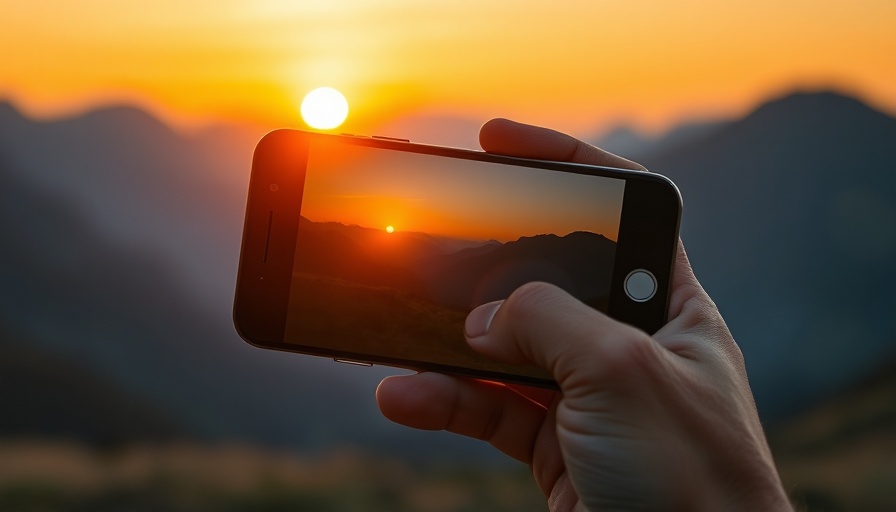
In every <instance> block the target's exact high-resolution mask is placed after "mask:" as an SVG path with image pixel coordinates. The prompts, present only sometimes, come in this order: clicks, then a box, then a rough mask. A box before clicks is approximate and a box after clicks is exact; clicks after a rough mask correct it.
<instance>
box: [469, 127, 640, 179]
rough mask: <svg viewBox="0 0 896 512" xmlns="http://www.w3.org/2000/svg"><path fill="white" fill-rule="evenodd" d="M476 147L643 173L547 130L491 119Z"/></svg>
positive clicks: (635, 165)
mask: <svg viewBox="0 0 896 512" xmlns="http://www.w3.org/2000/svg"><path fill="white" fill-rule="evenodd" d="M479 144H480V145H481V146H482V149H484V150H486V151H488V152H489V153H498V154H501V155H509V156H518V157H522V158H535V159H539V160H559V161H564V162H578V163H583V164H593V165H604V166H607V167H619V168H622V169H632V170H636V171H646V170H647V169H645V168H644V167H643V166H642V165H641V164H638V163H635V162H632V161H631V160H628V159H625V158H622V157H621V156H617V155H614V154H613V153H609V152H607V151H604V150H602V149H600V148H597V147H595V146H592V145H591V144H587V143H585V142H582V141H580V140H578V139H576V138H575V137H571V136H569V135H566V134H565V133H560V132H558V131H555V130H551V129H548V128H541V127H538V126H532V125H528V124H522V123H517V122H515V121H510V120H509V119H500V118H499V119H492V120H491V121H488V122H487V123H485V124H484V125H483V126H482V128H480V129H479Z"/></svg>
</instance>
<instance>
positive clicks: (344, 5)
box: [0, 0, 896, 135]
mask: <svg viewBox="0 0 896 512" xmlns="http://www.w3.org/2000/svg"><path fill="white" fill-rule="evenodd" d="M0 19H2V20H3V22H2V24H3V29H2V30H0V48H3V52H2V56H0V62H2V65H0V99H5V100H9V101H13V102H14V103H15V104H16V105H17V106H18V107H19V108H21V109H22V110H24V111H25V112H26V113H28V114H30V115H32V116H38V117H54V116H62V115H71V114H73V113H77V112H81V111H84V110H86V109H89V108H92V107H95V106H97V105H103V104H109V103H130V104H135V105H138V106H141V107H143V108H146V109H148V110H150V111H151V112H153V113H155V114H157V115H159V116H161V117H162V118H163V119H165V120H167V121H169V122H172V123H174V124H176V125H178V126H182V127H184V128H190V127H197V126H203V125H206V124H209V123H215V122H220V121H224V122H240V123H250V124H254V125H257V126H262V127H265V128H273V127H278V126H295V127H300V126H301V121H300V119H299V115H298V110H299V103H300V101H301V98H302V96H303V95H304V94H305V93H306V92H307V91H309V90H311V89H313V88H315V87H318V86H324V85H326V86H332V87H335V88H337V89H339V90H341V91H342V92H343V93H345V95H346V96H347V98H348V101H349V104H350V109H351V110H350V114H349V119H348V121H347V122H346V125H345V126H344V127H343V130H344V131H350V132H355V133H371V132H372V131H373V130H375V129H376V127H377V126H380V125H384V124H388V123H389V122H393V121H395V120H396V119H401V118H408V117H415V116H416V117H427V116H430V117H435V116H450V117H459V118H465V119H466V118H468V119H472V120H474V121H479V122H481V121H485V120H487V119H489V118H491V117H496V116H501V117H510V118H515V119H518V120H520V121H524V122H530V123H534V124H542V125H548V126H551V127H554V128H557V129H560V130H563V131H567V132H570V133H572V134H574V135H585V134H593V133H597V132H600V131H601V130H604V129H608V128H609V127H611V126H613V125H615V124H618V123H621V122H625V123H627V124H630V125H633V126H635V127H637V128H639V129H641V130H646V131H654V132H655V131H660V130H663V129H666V128H668V127H670V126H672V125H674V124H676V123H678V122H681V121H682V120H694V119H703V118H713V117H734V116H737V115H741V114H743V113H745V112H746V111H748V110H750V109H751V108H752V107H754V106H755V105H756V104H758V103H760V102H761V101H763V100H765V99H768V98H769V97H773V96H776V95H780V94H783V93H786V92H787V91H790V90H793V89H795V88H801V89H823V88H836V89H838V90H841V91H843V92H847V93H850V94H854V95H856V96H859V97H860V98H862V99H864V100H865V101H868V102H869V103H871V104H872V105H873V106H875V107H876V108H879V109H882V110H884V111H887V112H889V113H891V114H893V113H896V87H894V86H893V84H896V37H893V36H892V29H893V27H896V2H894V1H893V0H827V1H825V0H820V1H818V0H816V1H808V0H780V1H772V0H751V1H749V2H748V1H734V2H719V1H718V0H715V1H707V0H679V1H677V2H668V1H663V0H627V1H624V2H622V1H618V2H607V1H601V0H588V1H568V2H545V1H530V0H513V1H488V0H453V1H451V2H442V1H438V2H436V1H429V0H303V1H257V0H251V1H250V0H214V1H211V0H201V1H199V0H197V1H191V0H177V1H174V0H158V1H153V2H142V1H113V0H83V1H79V2H70V1H67V0H65V1H63V0H35V1H31V2H13V1H11V0H0Z"/></svg>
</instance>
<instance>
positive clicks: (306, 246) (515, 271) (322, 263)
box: [296, 218, 616, 310]
mask: <svg viewBox="0 0 896 512" xmlns="http://www.w3.org/2000/svg"><path fill="white" fill-rule="evenodd" d="M442 242H445V240H444V239H443V240H442ZM297 244H298V245H299V249H298V251H297V255H296V258H297V260H296V261H297V268H298V269H299V271H300V272H303V273H305V272H308V273H312V274H318V275H323V276H330V277H336V278H340V279H346V280H349V281H352V282H356V283H361V284H366V285H379V286H389V287H391V288H394V289H397V290H401V291H405V292H408V293H411V294H414V295H417V296H419V297H422V298H426V299H428V300H431V301H433V302H434V303H437V304H440V305H445V306H451V307H454V308H459V309H462V310H468V309H471V308H473V307H476V306H478V305H479V304H483V303H485V302H490V301H493V300H499V299H503V298H506V297H507V296H508V295H510V293H511V292H512V291H513V290H515V289H516V288H518V287H519V286H521V285H523V284H525V283H527V282H530V281H546V282H550V283H553V284H556V285H558V286H561V287H563V288H564V289H566V290H568V291H570V292H571V293H573V294H574V295H576V296H578V297H580V298H583V299H595V298H597V297H605V296H607V295H609V286H610V277H611V275H610V273H609V272H607V271H606V269H612V264H613V256H614V254H615V247H616V244H615V242H612V241H610V240H608V239H606V238H605V237H603V236H602V235H597V234H594V233H588V232H584V231H577V232H573V233H569V234H567V235H564V236H558V235H555V234H542V235H536V236H523V237H520V238H518V239H517V240H513V241H509V242H507V243H504V244H501V243H499V242H495V241H489V242H480V245H478V246H474V247H466V248H464V249H461V250H459V251H454V252H451V250H450V249H448V248H447V246H452V247H460V246H463V245H469V244H470V242H466V241H462V240H457V241H454V242H453V243H447V244H445V243H440V242H439V241H436V240H435V239H433V238H431V237H429V235H427V234H424V233H392V234H389V233H385V232H384V231H382V230H374V229H370V228H363V227H359V226H345V225H343V224H339V223H332V222H328V223H315V222H312V221H309V220H307V219H304V218H303V219H302V222H301V224H300V228H299V239H298V242H297Z"/></svg>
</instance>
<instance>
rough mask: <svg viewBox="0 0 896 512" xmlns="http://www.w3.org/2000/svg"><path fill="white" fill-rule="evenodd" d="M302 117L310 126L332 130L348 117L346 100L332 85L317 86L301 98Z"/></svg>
mask: <svg viewBox="0 0 896 512" xmlns="http://www.w3.org/2000/svg"><path fill="white" fill-rule="evenodd" d="M301 111H302V119H303V120H304V121H305V122H306V123H307V124H308V126H310V127H312V128H317V129H318V130H332V129H333V128H336V127H338V126H339V125H341V124H342V123H343V122H344V121H345V118H346V117H348V101H346V99H345V96H343V95H342V93H341V92H339V91H337V90H336V89H333V88H332V87H318V88H317V89H314V90H313V91H311V92H309V93H308V94H306V95H305V99H303V100H302V109H301Z"/></svg>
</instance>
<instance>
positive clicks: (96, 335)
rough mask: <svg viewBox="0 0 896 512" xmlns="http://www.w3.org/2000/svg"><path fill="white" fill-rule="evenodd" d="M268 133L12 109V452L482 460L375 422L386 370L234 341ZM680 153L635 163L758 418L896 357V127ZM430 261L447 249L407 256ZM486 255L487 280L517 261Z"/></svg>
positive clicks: (4, 184)
mask: <svg viewBox="0 0 896 512" xmlns="http://www.w3.org/2000/svg"><path fill="white" fill-rule="evenodd" d="M256 135H257V134H249V133H245V132H242V131H240V130H236V129H234V130H230V129H227V130H225V129H220V130H214V131H209V132H206V133H202V134H198V135H192V136H186V135H182V134H179V133H177V132H175V131H173V130H171V129H170V128H168V127H167V126H165V125H164V124H162V123H161V122H159V121H158V120H156V119H154V118H152V117H151V116H149V115H147V114H146V113H144V112H142V111H139V110H137V109H134V108H130V107H109V108H105V109H99V110H96V111H93V112H89V113H87V114H83V115H79V116H75V117H72V118H67V119H62V120H55V121H36V120H32V119H29V118H27V117H26V116H24V115H22V114H21V113H20V112H19V111H18V110H16V108H15V107H14V106H13V105H11V104H8V103H0V232H2V237H0V353H2V355H3V357H4V360H3V364H4V365H5V366H4V368H14V369H16V370H15V371H12V370H10V371H9V372H8V373H7V371H6V370H5V369H4V373H3V379H4V380H3V381H2V382H3V384H4V389H14V392H13V393H14V396H15V397H16V398H15V399H9V398H8V397H9V396H13V395H5V397H7V398H4V400H3V401H2V404H3V405H4V406H5V407H6V406H8V407H7V408H6V411H7V412H6V414H7V416H6V418H5V419H0V435H4V436H17V435H23V432H34V433H38V434H42V435H52V436H62V437H66V436H69V437H74V438H79V439H86V440H90V441H91V442H97V439H106V438H109V437H110V436H111V437H112V438H114V436H112V435H111V434H109V433H108V432H109V429H108V428H106V430H105V431H104V430H103V429H102V428H101V427H100V425H103V424H105V425H107V426H108V425H118V426H117V427H116V428H115V429H113V430H117V431H119V432H122V433H124V434H122V435H123V436H124V437H126V438H134V439H144V438H145V439H158V438H170V437H178V436H180V437H191V438H202V439H236V440H244V441H252V442H261V443H266V444H270V445H276V446H286V447H292V448H297V449H303V450H316V449H324V448H327V447H332V446H335V445H341V444H356V445H361V446H367V447H376V449H382V450H395V451H398V452H401V453H406V454H409V456H410V454H415V455H417V456H421V455H422V456H427V455H428V456H446V457H449V456H451V457H453V456H459V455H464V456H466V455H470V454H478V455H480V456H484V454H485V453H486V451H485V450H483V449H481V447H479V445H478V444H477V443H472V442H466V441H464V440H460V439H458V438H455V437H453V436H448V435H443V436H440V437H433V436H434V434H427V433H418V432H411V431H408V430H406V429H403V428H401V427H396V426H393V425H391V424H389V423H388V422H387V421H385V420H383V419H382V418H381V417H380V416H379V413H378V412H377V411H376V409H375V405H374V403H373V389H374V386H375V383H376V382H377V381H378V379H379V378H381V377H382V376H383V375H386V374H389V373H395V371H393V370H389V369H382V368H373V369H358V368H354V367H345V366H341V365H335V364H333V363H332V362H331V361H327V360H323V359H318V358H313V357H305V356H297V355H289V354H282V353H275V352H270V351H263V350H259V349H255V348H252V347H250V346H248V345H246V344H245V343H244V342H242V341H241V340H240V339H239V338H238V337H237V335H236V334H235V332H234V330H233V328H232V324H231V320H230V308H231V304H232V294H233V285H234V280H235V275H236V262H237V259H238V253H239V240H240V232H241V228H242V214H243V209H244V207H245V194H246V184H247V182H248V171H249V163H250V158H251V150H252V147H253V144H254V142H255V140H256ZM407 136H410V138H412V139H413V134H407ZM667 139H668V140H664V139H660V140H655V141H647V140H646V139H644V141H643V142H642V143H641V144H635V145H632V146H631V147H630V148H629V152H628V153H626V154H625V156H627V157H629V158H632V159H634V160H638V161H640V162H641V163H644V164H645V165H647V166H648V168H650V169H651V170H653V171H655V172H659V173H662V174H665V175H667V176H669V177H670V178H672V179H673V180H674V181H675V182H676V183H677V184H678V185H679V188H680V189H681V191H682V195H683V197H684V205H685V207H684V215H683V221H682V238H683V240H684V244H685V247H686V248H687V250H688V253H689V256H690V258H691V260H692V263H693V265H694V268H695V271H696V273H697V275H698V277H699V278H700V279H701V281H702V283H703V284H704V286H705V287H706V288H707V290H708V291H709V292H710V294H711V295H712V296H713V298H714V299H715V301H716V302H717V304H718V305H719V308H720V309H721V311H722V314H723V315H724V316H725V318H726V320H727V322H728V323H729V325H730V327H731V329H732V332H733V333H734V335H735V338H736V339H737V341H738V343H739V344H740V345H741V348H742V349H743V351H744V354H745V357H746V358H747V365H748V371H749V375H750V380H751V383H752V385H753V387H754V390H755V393H756V399H757V404H758V406H759V408H760V412H761V414H762V416H763V419H764V420H765V421H766V422H771V423H774V422H776V421H780V420H784V419H786V418H788V417H793V416H794V415H796V414H798V413H799V412H800V411H802V410H804V409H806V408H807V407H809V406H811V405H812V404H815V403H821V402H824V401H825V400H826V399H827V398H828V397H830V396H831V395H832V394H833V393H837V392H842V391H843V390H845V389H848V388H849V387H850V386H851V385H852V384H853V383H855V382H858V381H859V380H861V378H862V377H863V376H864V375H865V374H867V373H869V372H872V371H874V370H875V369H876V368H878V367H879V366H881V365H883V364H885V363H886V362H887V361H890V360H893V359H894V358H896V343H894V342H896V315H893V314H892V312H893V311H896V294H894V293H893V289H894V287H896V266H894V265H893V263H894V262H896V228H894V226H896V155H894V154H893V152H892V148H893V147H896V119H894V118H892V117H890V116H888V115H886V114H884V113H881V112H879V111H876V110H874V109H872V108H871V107H869V106H868V105H866V104H864V103H862V102H861V101H859V100H857V99H855V98H852V97H848V96H844V95H842V94H838V93H834V92H815V93H795V94H791V95H788V96H784V97H781V98H776V99H773V100H771V101H769V102H767V103H765V104H763V105H761V106H759V107H758V108H757V109H756V110H754V111H753V112H751V113H749V114H748V115H746V116H745V117H744V118H742V119H736V120H726V121H718V122H713V123H707V124H705V125H699V126H691V127H688V128H687V129H683V131H678V132H670V134H669V135H668V137H667ZM347 240H349V241H350V239H347ZM545 240H546V239H545ZM540 241H542V240H536V239H533V240H528V241H526V240H520V241H519V242H515V243H524V244H528V243H532V244H534V243H536V242H540ZM436 242H438V243H442V244H444V243H446V242H445V241H444V240H442V241H434V240H429V241H426V240H423V239H417V240H409V241H408V243H415V244H417V247H418V248H421V250H423V249H422V248H425V247H426V246H427V245H428V244H430V243H436ZM510 246H511V244H506V245H505V246H502V247H510ZM489 248H490V249H491V250H489V251H485V252H484V253H483V254H479V255H478V256H479V257H480V258H482V260H481V261H485V258H491V257H494V258H496V259H502V258H504V257H505V256H506V255H501V254H500V252H499V250H500V249H499V247H498V246H494V247H489ZM453 249H454V250H461V249H464V247H454V248H453ZM596 250H597V249H596ZM579 257H581V256H580V255H576V254H569V255H568V258H569V260H568V264H569V265H572V266H576V267H577V266H579V264H580V263H579V262H578V261H576V258H579ZM331 263H332V262H331ZM443 263H444V265H445V267H446V268H447V267H448V266H450V265H451V262H448V261H445V262H443ZM334 264H335V263H334ZM483 265H484V263H483ZM595 286H598V285H596V284H595ZM436 288H437V289H439V290H444V293H445V294H446V297H447V296H452V297H453V296H454V295H453V292H451V291H450V286H448V284H444V285H442V284H439V285H438V286H436ZM445 300H457V301H458V304H460V303H461V302H462V301H463V300H465V299H464V298H456V299H455V298H450V299H448V298H446V299H445ZM11 361H12V362H11ZM23 368H27V371H23ZM87 396H90V397H94V398H95V400H94V402H92V403H91V404H88V403H86V402H85V400H86V398H85V397H87ZM61 404H68V407H66V406H63V405H61ZM71 404H78V407H74V408H73V407H71ZM81 404H83V407H82V405H81ZM79 407H80V408H81V409H80V410H83V411H84V416H83V418H82V419H80V420H79V419H77V418H73V416H72V415H73V414H74V413H72V410H73V409H74V410H77V409H78V408H79ZM11 418H15V419H16V420H15V421H13V420H12V419H11ZM91 418H94V419H95V418H102V419H103V420H104V421H92V420H90V419H91ZM122 418H133V419H137V420H139V421H131V422H129V421H125V420H123V419H122ZM134 425H138V426H141V425H142V426H141V427H140V428H137V427H136V426H134ZM143 427H145V428H143ZM434 439H438V442H434ZM424 454H427V455H424Z"/></svg>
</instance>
